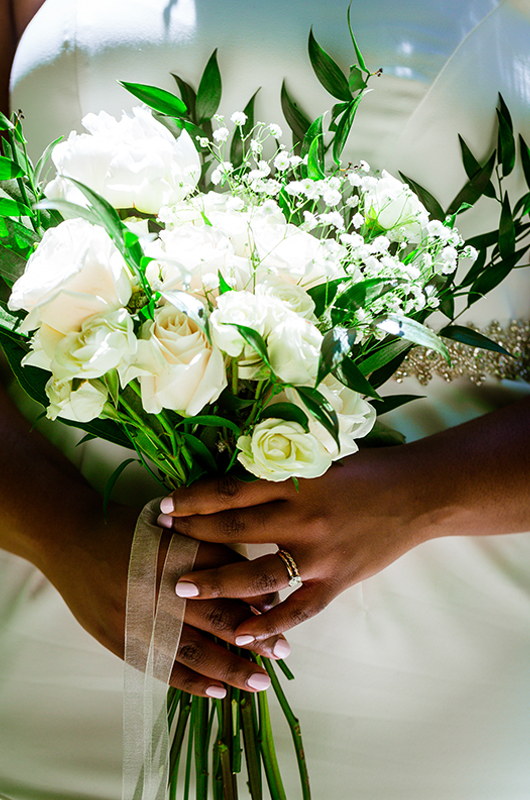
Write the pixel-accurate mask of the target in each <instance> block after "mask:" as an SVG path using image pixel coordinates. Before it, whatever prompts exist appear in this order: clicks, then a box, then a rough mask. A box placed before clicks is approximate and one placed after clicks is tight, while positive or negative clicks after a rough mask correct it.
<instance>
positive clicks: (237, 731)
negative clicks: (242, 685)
mask: <svg viewBox="0 0 530 800" xmlns="http://www.w3.org/2000/svg"><path fill="white" fill-rule="evenodd" d="M240 695H241V690H240V689H232V772H233V773H234V774H237V773H239V772H241V725H240V710H239V709H240Z"/></svg>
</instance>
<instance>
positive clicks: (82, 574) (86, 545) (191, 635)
mask: <svg viewBox="0 0 530 800" xmlns="http://www.w3.org/2000/svg"><path fill="white" fill-rule="evenodd" d="M136 517H137V512H136V511H132V510H131V509H129V508H125V507H121V506H115V507H113V508H111V509H110V511H109V514H108V522H107V524H105V523H103V521H101V522H98V519H99V515H98V514H96V515H95V519H93V520H92V522H91V524H90V532H88V531H87V532H86V533H85V532H84V531H83V527H84V526H79V528H78V529H77V531H76V533H75V535H73V536H71V537H68V538H66V539H65V538H64V537H63V538H62V542H61V546H60V548H57V549H56V550H55V552H54V554H53V558H51V559H48V566H47V568H46V573H47V575H48V577H49V578H50V580H52V582H53V583H54V584H55V586H56V588H57V589H58V590H59V592H60V593H61V595H62V596H63V599H64V600H65V602H66V603H67V605H68V607H69V608H70V610H71V611H72V613H73V614H74V616H75V617H76V618H77V620H78V621H79V622H80V624H81V625H82V626H83V627H84V628H85V629H86V630H87V631H88V632H89V633H90V634H92V635H93V636H94V637H95V638H96V639H97V640H98V641H99V642H101V643H102V644H103V645H104V646H105V647H107V648H108V649H109V650H111V652H113V653H115V654H116V655H117V656H119V657H120V658H122V657H123V651H124V628H125V598H126V591H127V573H128V562H129V551H130V546H131V541H132V534H133V532H134V527H135V521H136ZM167 539H168V540H169V537H167ZM164 544H165V545H166V549H167V544H168V541H166V542H163V545H164ZM164 555H165V552H164V546H162V548H161V557H160V559H159V570H158V571H159V575H160V573H161V569H162V564H163V560H164ZM234 559H236V560H240V559H242V557H241V556H239V555H238V554H237V553H234V552H233V551H232V550H230V549H229V548H227V547H224V546H223V545H217V544H201V545H200V547H199V551H198V554H197V559H196V565H197V567H198V568H199V569H201V570H202V569H207V568H211V567H218V566H220V565H227V564H228V563H230V562H232V561H234ZM274 602H276V597H275V595H274V593H268V594H267V595H263V596H261V597H254V598H252V604H253V606H255V607H259V608H261V609H263V610H266V609H267V608H270V607H271V605H272V604H273V603H274ZM249 613H250V609H249V606H248V605H247V604H243V603H242V602H240V601H235V600H223V599H221V600H204V601H202V602H200V603H193V604H188V607H187V609H186V613H185V617H184V619H185V624H184V625H183V629H182V635H181V639H180V644H179V649H178V653H177V659H176V661H175V665H174V668H173V672H172V676H171V681H170V682H171V685H172V686H175V687H177V688H181V689H185V691H188V692H191V693H192V694H196V695H201V696H210V697H223V696H224V695H225V694H226V689H225V688H224V686H223V682H224V683H229V684H230V685H231V686H236V687H238V688H241V689H245V690H247V691H253V690H257V691H259V690H262V689H266V688H267V687H268V686H269V684H270V679H269V677H268V675H267V673H266V671H265V670H264V669H262V668H261V667H258V666H257V665H256V664H254V663H253V662H251V661H249V660H248V659H246V658H243V657H241V656H239V655H236V654H235V653H233V652H230V651H228V650H227V649H226V648H224V647H222V646H220V645H219V644H216V643H215V642H214V641H213V640H212V639H211V638H210V637H209V636H206V635H205V634H212V635H213V636H215V637H217V638H219V639H223V640H224V641H226V642H229V643H230V644H235V635H234V632H235V630H236V628H237V627H238V626H239V625H240V624H241V623H242V622H243V621H244V620H245V619H246V618H247V617H248V615H249ZM146 645H147V646H146V649H147V647H148V645H149V643H146ZM254 650H255V652H257V653H259V654H260V655H263V656H266V657H268V658H279V657H285V656H286V655H288V654H289V645H288V644H287V642H286V641H285V639H284V638H283V637H278V636H273V637H271V638H270V639H268V640H267V641H263V642H260V643H259V645H258V646H256V647H255V648H254Z"/></svg>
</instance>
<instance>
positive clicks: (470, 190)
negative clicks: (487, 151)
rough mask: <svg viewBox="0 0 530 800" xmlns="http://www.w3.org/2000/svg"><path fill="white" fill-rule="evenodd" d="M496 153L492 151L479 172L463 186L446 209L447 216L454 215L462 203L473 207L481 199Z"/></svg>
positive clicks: (488, 180)
mask: <svg viewBox="0 0 530 800" xmlns="http://www.w3.org/2000/svg"><path fill="white" fill-rule="evenodd" d="M496 156H497V154H496V152H495V151H494V152H493V153H492V155H491V156H490V158H489V159H488V161H487V162H486V163H485V164H484V166H483V167H482V168H481V170H480V171H479V172H477V174H476V175H475V176H474V177H473V178H470V179H469V181H468V182H467V183H466V184H465V186H464V187H463V188H462V189H461V190H460V192H459V193H458V194H457V196H456V197H455V199H454V200H453V202H452V203H451V204H450V205H449V208H448V209H447V214H448V215H449V216H450V215H451V214H456V212H457V211H459V209H460V208H461V207H462V205H463V204H464V203H468V204H469V205H471V206H472V205H474V203H476V202H477V200H478V199H479V198H480V197H482V195H483V194H484V191H485V189H486V187H487V185H488V183H489V182H490V178H491V173H492V172H493V167H494V165H495V159H496Z"/></svg>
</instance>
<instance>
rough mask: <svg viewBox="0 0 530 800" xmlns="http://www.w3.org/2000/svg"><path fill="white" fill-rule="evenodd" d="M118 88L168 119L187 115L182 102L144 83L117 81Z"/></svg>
mask: <svg viewBox="0 0 530 800" xmlns="http://www.w3.org/2000/svg"><path fill="white" fill-rule="evenodd" d="M118 83H119V84H120V86H123V88H124V89H127V91H128V92H130V93H131V94H132V95H134V96H135V97H137V98H138V100H141V101H142V103H145V104H146V105H148V106H149V107H150V108H152V109H154V110H155V111H158V113H159V114H165V115H166V116H168V117H182V116H185V115H186V114H187V113H188V109H187V108H186V106H185V105H184V103H183V102H182V100H181V99H180V98H179V97H177V96H176V95H175V94H172V93H171V92H166V90H165V89H158V88H157V87H156V86H149V85H148V84H145V83H127V82H126V81H118Z"/></svg>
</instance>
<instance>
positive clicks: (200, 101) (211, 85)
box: [196, 48, 222, 125]
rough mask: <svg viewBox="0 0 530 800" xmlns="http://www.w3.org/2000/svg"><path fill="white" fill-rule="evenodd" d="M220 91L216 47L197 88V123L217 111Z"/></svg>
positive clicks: (220, 84) (210, 116)
mask: <svg viewBox="0 0 530 800" xmlns="http://www.w3.org/2000/svg"><path fill="white" fill-rule="evenodd" d="M221 93H222V83H221V73H220V71H219V64H218V63H217V48H216V49H215V50H214V51H213V53H212V55H211V56H210V58H209V59H208V63H207V64H206V66H205V68H204V72H203V73H202V77H201V80H200V83H199V88H198V89H197V101H196V114H197V123H198V124H199V125H200V124H201V122H204V121H205V120H209V119H211V118H212V117H213V115H214V114H215V113H216V112H217V109H218V108H219V103H220V102H221Z"/></svg>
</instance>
